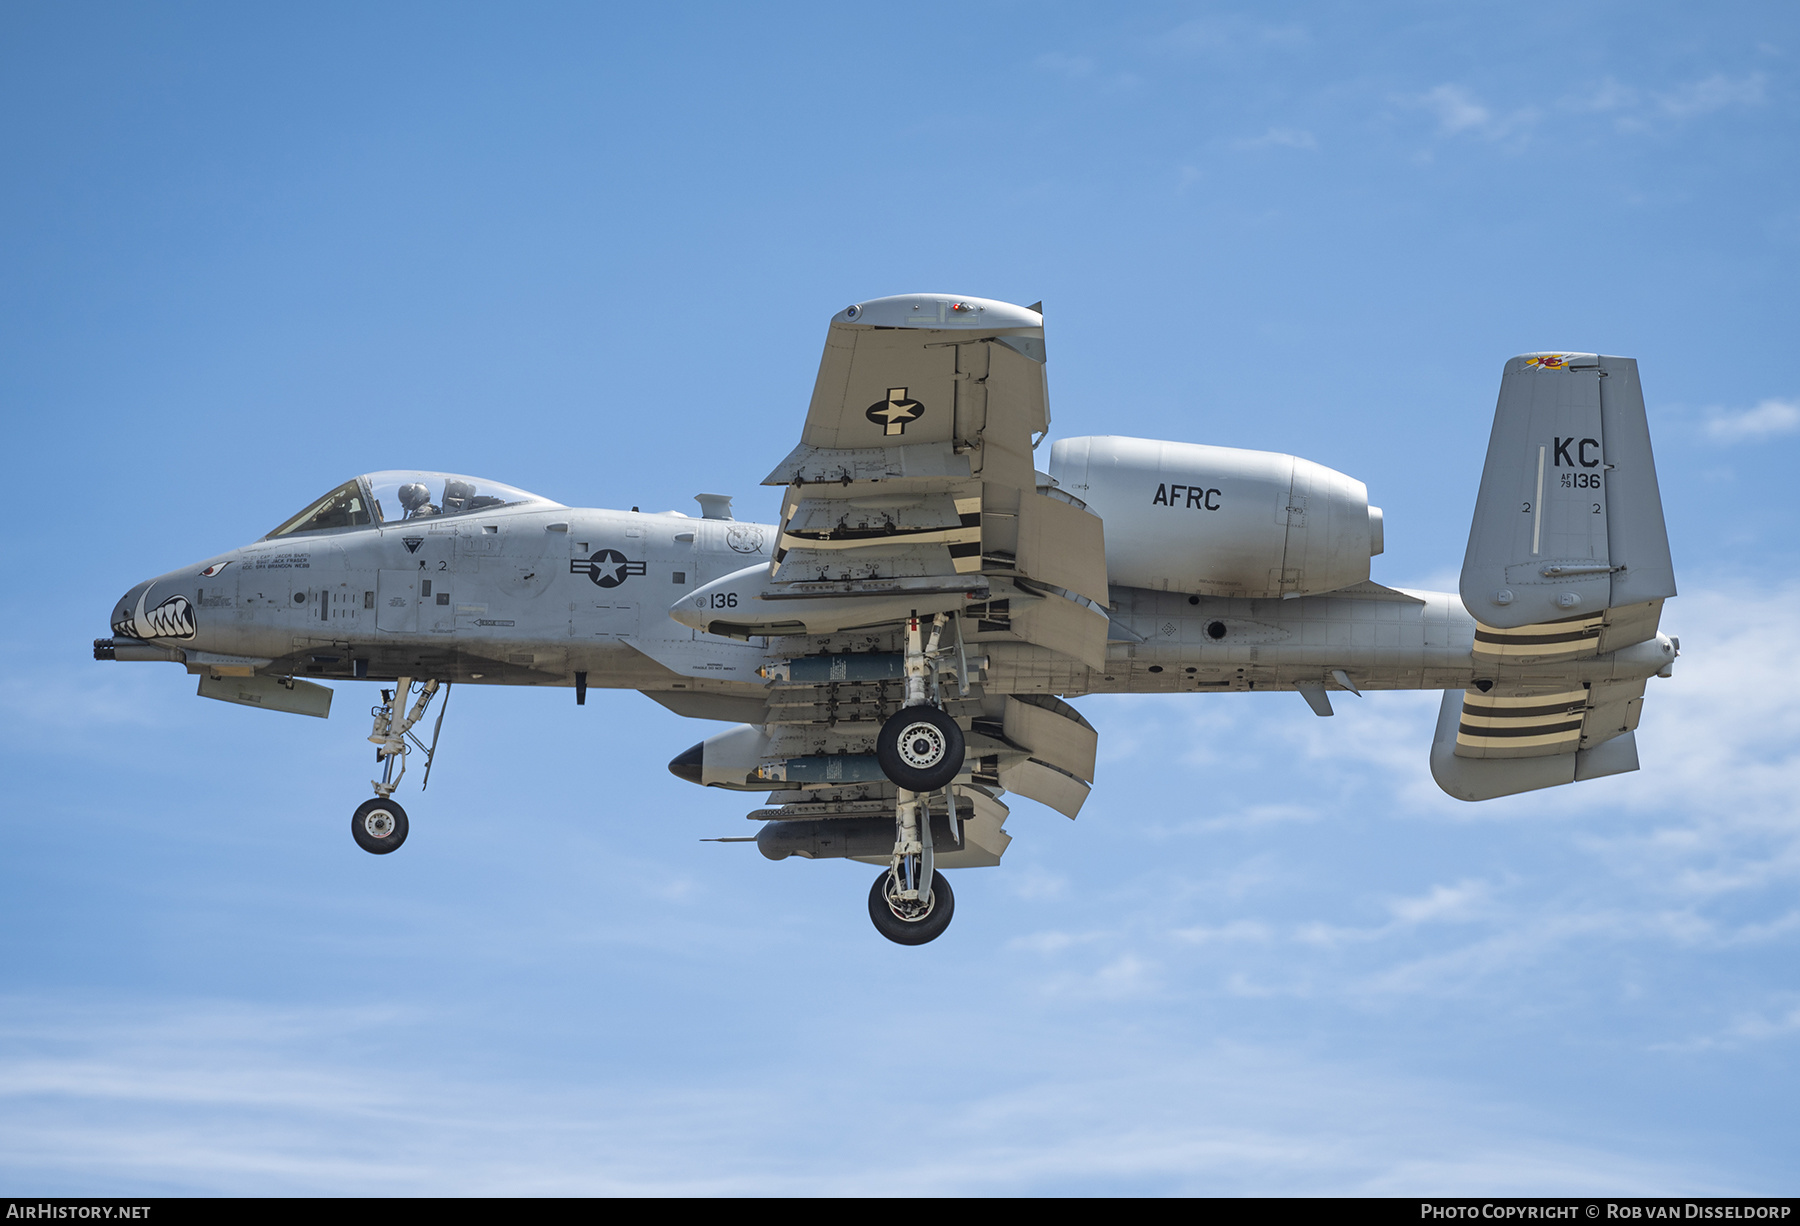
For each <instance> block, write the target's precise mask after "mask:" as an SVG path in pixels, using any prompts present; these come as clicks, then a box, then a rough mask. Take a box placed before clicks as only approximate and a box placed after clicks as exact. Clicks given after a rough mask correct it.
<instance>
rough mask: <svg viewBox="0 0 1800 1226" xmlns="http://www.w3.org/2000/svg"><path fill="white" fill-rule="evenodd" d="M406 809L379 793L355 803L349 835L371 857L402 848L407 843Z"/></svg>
mask: <svg viewBox="0 0 1800 1226" xmlns="http://www.w3.org/2000/svg"><path fill="white" fill-rule="evenodd" d="M406 829H407V827H406V810H405V809H402V808H401V807H400V806H399V805H397V804H395V803H394V802H393V801H391V800H383V799H382V798H381V797H379V796H377V797H376V798H375V799H374V800H365V801H363V802H362V803H361V804H360V805H358V806H356V812H355V813H354V814H352V815H351V817H350V837H351V838H353V839H355V840H356V845H357V846H358V847H360V848H362V849H363V850H364V851H366V852H368V853H369V854H370V855H372V856H385V855H387V854H388V852H390V851H399V850H400V844H402V843H404V842H406Z"/></svg>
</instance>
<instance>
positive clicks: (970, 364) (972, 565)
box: [763, 294, 1107, 668]
mask: <svg viewBox="0 0 1800 1226" xmlns="http://www.w3.org/2000/svg"><path fill="white" fill-rule="evenodd" d="M1049 426H1050V410H1049V402H1048V397H1047V394H1046V390H1045V381H1044V325H1043V316H1042V315H1040V314H1039V313H1038V312H1037V311H1035V310H1031V309H1028V308H1025V307H1017V306H1012V305H1009V304H1007V303H1003V302H993V301H990V300H987V299H981V298H956V297H951V296H947V295H942V294H913V295H902V296H899V297H895V298H880V299H875V300H873V301H870V302H863V303H858V304H856V305H854V306H851V307H848V308H846V309H845V310H843V311H840V312H839V313H838V314H837V315H836V316H834V317H833V318H832V321H831V326H830V329H829V331H828V333H827V335H826V340H825V353H824V357H823V358H822V359H821V360H820V363H819V377H818V381H817V383H816V384H815V385H814V388H813V396H812V403H811V404H810V405H809V407H808V409H807V414H806V423H805V425H804V427H803V428H802V430H801V435H800V445H799V446H797V447H796V448H794V450H793V451H792V452H791V453H790V454H789V455H788V457H787V458H786V459H785V460H783V461H782V462H781V463H780V464H779V465H777V466H776V468H775V471H774V472H772V473H770V474H769V476H768V477H767V478H766V479H765V480H764V482H763V483H764V484H765V485H784V486H787V487H788V489H787V495H786V497H785V498H784V499H783V501H782V515H781V538H780V541H779V544H778V547H777V550H776V552H775V555H774V560H773V562H772V564H771V567H770V580H771V584H772V585H773V586H774V587H775V588H777V589H780V588H787V589H789V590H788V591H787V592H786V593H783V592H780V591H779V590H778V591H775V592H771V593H770V595H771V596H782V595H787V596H799V595H801V594H802V593H804V594H805V596H806V597H807V600H808V603H810V602H811V601H812V600H813V599H816V598H818V597H830V596H831V595H833V594H834V593H833V592H832V591H831V590H830V588H831V585H844V587H843V591H842V593H841V595H842V596H843V597H844V599H846V600H860V599H862V597H863V596H864V595H866V594H867V585H868V584H870V583H880V584H890V583H892V582H893V581H898V582H899V583H900V584H901V585H902V586H904V587H906V588H908V589H909V590H913V591H917V592H920V593H921V594H925V593H926V592H928V591H935V590H950V591H958V592H961V593H963V594H964V596H965V599H966V600H967V601H969V602H973V603H974V604H976V605H979V606H980V607H981V608H982V609H983V610H987V609H989V607H990V606H991V605H992V604H993V602H996V601H999V602H1004V603H1005V606H1006V607H1005V610H1004V611H1005V612H1006V613H1008V614H1009V616H1007V617H1006V618H1004V619H1002V618H997V617H990V618H988V619H987V623H988V625H989V630H988V631H987V633H988V634H990V635H992V636H993V637H995V638H1000V639H1007V640H1011V641H1015V642H1019V643H1025V644H1030V645H1033V646H1037V647H1042V648H1046V649H1048V650H1052V651H1056V652H1059V653H1061V654H1063V655H1067V656H1071V657H1073V658H1075V659H1077V660H1081V661H1082V662H1084V663H1086V664H1088V665H1090V666H1091V667H1096V668H1098V667H1103V666H1104V663H1105V659H1106V629H1107V619H1106V615H1105V612H1104V606H1105V604H1106V600H1107V590H1106V549H1105V543H1104V540H1103V536H1102V531H1101V524H1100V519H1099V517H1098V516H1095V515H1092V514H1090V513H1088V512H1087V511H1086V510H1085V509H1084V508H1083V507H1081V506H1080V505H1079V504H1078V503H1075V502H1074V501H1072V500H1069V499H1067V498H1059V497H1057V496H1056V495H1055V494H1053V493H1051V492H1048V491H1049V488H1050V487H1049V485H1048V480H1047V479H1045V485H1044V489H1043V490H1040V486H1039V478H1038V474H1037V470H1036V468H1035V467H1034V465H1033V462H1032V451H1033V448H1034V446H1035V444H1036V442H1037V440H1038V439H1039V438H1041V437H1042V435H1043V434H1044V432H1045V431H1047V430H1048V429H1049ZM796 585H803V586H796ZM790 607H792V606H790ZM1015 611H1016V612H1017V613H1018V614H1019V615H1018V616H1010V614H1012V613H1014V612H1015ZM1003 621H1004V623H1005V624H1004V626H1003V627H1002V625H1001V623H1002V622H1003Z"/></svg>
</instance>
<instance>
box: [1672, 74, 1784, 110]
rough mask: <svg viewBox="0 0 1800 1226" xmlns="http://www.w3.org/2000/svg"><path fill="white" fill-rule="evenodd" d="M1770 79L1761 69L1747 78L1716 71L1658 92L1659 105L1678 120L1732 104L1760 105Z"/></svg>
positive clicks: (1722, 108)
mask: <svg viewBox="0 0 1800 1226" xmlns="http://www.w3.org/2000/svg"><path fill="white" fill-rule="evenodd" d="M1765 84H1766V78H1764V76H1763V74H1762V73H1760V72H1753V73H1751V74H1750V75H1749V76H1745V77H1735V78H1734V77H1727V76H1724V75H1722V74H1718V73H1715V74H1714V75H1712V76H1710V77H1706V78H1704V79H1702V80H1699V81H1690V82H1688V83H1687V84H1686V85H1681V86H1678V87H1676V88H1675V89H1672V90H1669V91H1668V92H1667V93H1660V94H1657V95H1656V108H1657V110H1659V111H1661V112H1662V113H1663V114H1664V115H1668V116H1670V117H1671V118H1675V119H1690V118H1692V117H1694V116H1696V115H1710V114H1712V113H1713V112H1714V111H1721V110H1724V109H1725V108H1726V107H1732V106H1759V105H1761V104H1762V102H1763V99H1764V93H1765V91H1764V85H1765Z"/></svg>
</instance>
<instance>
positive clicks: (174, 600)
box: [112, 584, 194, 639]
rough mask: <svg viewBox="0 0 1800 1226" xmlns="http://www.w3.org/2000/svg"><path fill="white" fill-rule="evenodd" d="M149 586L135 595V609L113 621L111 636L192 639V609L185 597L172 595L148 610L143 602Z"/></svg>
mask: <svg viewBox="0 0 1800 1226" xmlns="http://www.w3.org/2000/svg"><path fill="white" fill-rule="evenodd" d="M149 595H150V585H149V584H145V585H144V590H143V591H141V592H139V593H138V598H137V608H136V609H135V610H133V611H132V612H131V613H129V614H126V615H125V616H122V617H115V618H114V619H113V624H112V629H113V633H114V634H119V635H124V636H125V637H127V638H134V639H191V638H193V637H194V606H193V604H192V603H190V602H189V600H188V598H187V597H186V596H171V597H169V598H168V599H167V600H165V601H163V602H162V603H161V604H159V605H157V606H156V607H155V608H154V609H150V610H148V611H146V610H145V608H144V602H145V600H146V598H148V596H149Z"/></svg>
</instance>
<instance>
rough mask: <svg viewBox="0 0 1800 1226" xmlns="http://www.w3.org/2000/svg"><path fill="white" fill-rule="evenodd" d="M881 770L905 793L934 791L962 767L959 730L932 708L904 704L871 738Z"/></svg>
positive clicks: (951, 720) (953, 722) (949, 719)
mask: <svg viewBox="0 0 1800 1226" xmlns="http://www.w3.org/2000/svg"><path fill="white" fill-rule="evenodd" d="M875 760H876V761H877V762H879V763H881V773H882V774H884V775H886V776H887V777H888V779H889V780H891V781H892V782H893V784H894V785H895V786H896V787H902V788H905V789H906V790H907V791H909V792H935V791H937V790H938V789H939V788H941V787H944V786H946V785H947V784H949V782H950V781H951V780H952V779H954V778H956V775H957V772H958V771H960V770H962V768H963V731H962V729H961V728H959V727H957V726H956V721H955V720H953V719H951V718H950V717H949V716H948V715H945V714H944V713H943V712H942V711H940V710H938V708H936V707H906V708H903V709H902V710H900V711H898V712H896V713H895V714H894V715H893V716H892V717H890V718H889V719H888V722H887V723H885V724H883V725H881V731H880V732H879V733H878V734H876V737H875Z"/></svg>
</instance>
